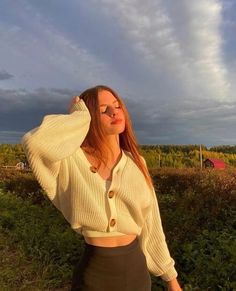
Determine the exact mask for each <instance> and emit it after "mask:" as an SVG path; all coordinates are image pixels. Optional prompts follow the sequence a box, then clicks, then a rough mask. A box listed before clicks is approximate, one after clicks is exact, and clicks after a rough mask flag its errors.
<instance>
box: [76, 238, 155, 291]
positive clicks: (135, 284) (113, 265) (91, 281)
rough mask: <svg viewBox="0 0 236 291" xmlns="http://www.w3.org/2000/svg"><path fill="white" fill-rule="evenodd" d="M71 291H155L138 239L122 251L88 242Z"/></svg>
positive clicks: (119, 248) (117, 248) (120, 247)
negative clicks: (152, 290) (153, 290)
mask: <svg viewBox="0 0 236 291" xmlns="http://www.w3.org/2000/svg"><path fill="white" fill-rule="evenodd" d="M71 291H151V277H150V274H149V272H148V269H147V263H146V257H145V255H144V254H143V252H142V250H141V248H140V246H139V242H138V237H136V239H135V240H134V241H132V242H131V243H130V244H128V245H125V246H118V247H98V246H94V245H90V244H87V243H86V242H85V249H84V253H83V255H82V257H81V259H80V261H79V262H78V264H77V265H76V266H75V269H74V273H73V277H72V287H71Z"/></svg>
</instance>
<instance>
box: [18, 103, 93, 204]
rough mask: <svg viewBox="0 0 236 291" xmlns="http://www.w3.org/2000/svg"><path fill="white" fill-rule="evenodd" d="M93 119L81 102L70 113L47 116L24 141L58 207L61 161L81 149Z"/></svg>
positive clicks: (27, 152) (43, 182)
mask: <svg viewBox="0 0 236 291" xmlns="http://www.w3.org/2000/svg"><path fill="white" fill-rule="evenodd" d="M90 120H91V116H90V113H89V111H88V109H87V107H86V105H85V103H84V101H83V100H80V102H79V103H77V104H76V105H75V106H74V108H73V110H71V114H53V115H46V116H45V117H44V118H43V121H42V123H41V125H40V126H39V127H37V128H34V129H32V130H31V131H29V132H27V133H26V134H25V135H24V136H23V137H22V139H21V143H22V146H23V149H24V151H25V154H26V156H27V159H28V161H29V164H30V166H31V169H32V171H33V173H34V175H35V176H36V179H37V180H38V181H39V183H40V185H41V186H42V188H43V189H44V190H45V191H46V192H47V194H48V197H49V198H50V199H51V200H53V203H54V204H55V206H56V207H59V205H58V203H59V202H58V201H57V199H56V197H55V195H56V187H57V176H58V173H59V170H60V164H61V161H62V160H63V159H65V158H66V157H68V156H70V155H71V154H73V153H74V152H75V151H76V150H77V149H78V148H79V147H80V145H81V144H82V142H83V141H84V139H85V137H86V135H87V133H88V130H89V126H90Z"/></svg>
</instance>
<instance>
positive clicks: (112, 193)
mask: <svg viewBox="0 0 236 291" xmlns="http://www.w3.org/2000/svg"><path fill="white" fill-rule="evenodd" d="M114 195H115V192H114V191H112V190H111V191H109V193H108V197H109V198H112V197H114Z"/></svg>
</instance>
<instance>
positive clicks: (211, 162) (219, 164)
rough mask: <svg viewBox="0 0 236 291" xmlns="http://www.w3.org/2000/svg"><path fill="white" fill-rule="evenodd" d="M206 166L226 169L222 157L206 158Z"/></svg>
mask: <svg viewBox="0 0 236 291" xmlns="http://www.w3.org/2000/svg"><path fill="white" fill-rule="evenodd" d="M204 166H205V168H214V169H225V168H226V164H225V162H224V161H223V160H220V159H211V158H209V159H206V160H205V161H204Z"/></svg>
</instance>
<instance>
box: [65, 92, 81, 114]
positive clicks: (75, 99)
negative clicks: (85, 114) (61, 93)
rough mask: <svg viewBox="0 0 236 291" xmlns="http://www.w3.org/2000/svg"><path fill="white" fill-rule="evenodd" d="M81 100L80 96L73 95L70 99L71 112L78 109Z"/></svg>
mask: <svg viewBox="0 0 236 291" xmlns="http://www.w3.org/2000/svg"><path fill="white" fill-rule="evenodd" d="M80 100H81V99H80V97H79V96H73V97H72V99H71V101H70V105H69V109H68V111H69V113H72V112H74V111H76V110H77V108H76V104H78V103H79V102H80Z"/></svg>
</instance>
